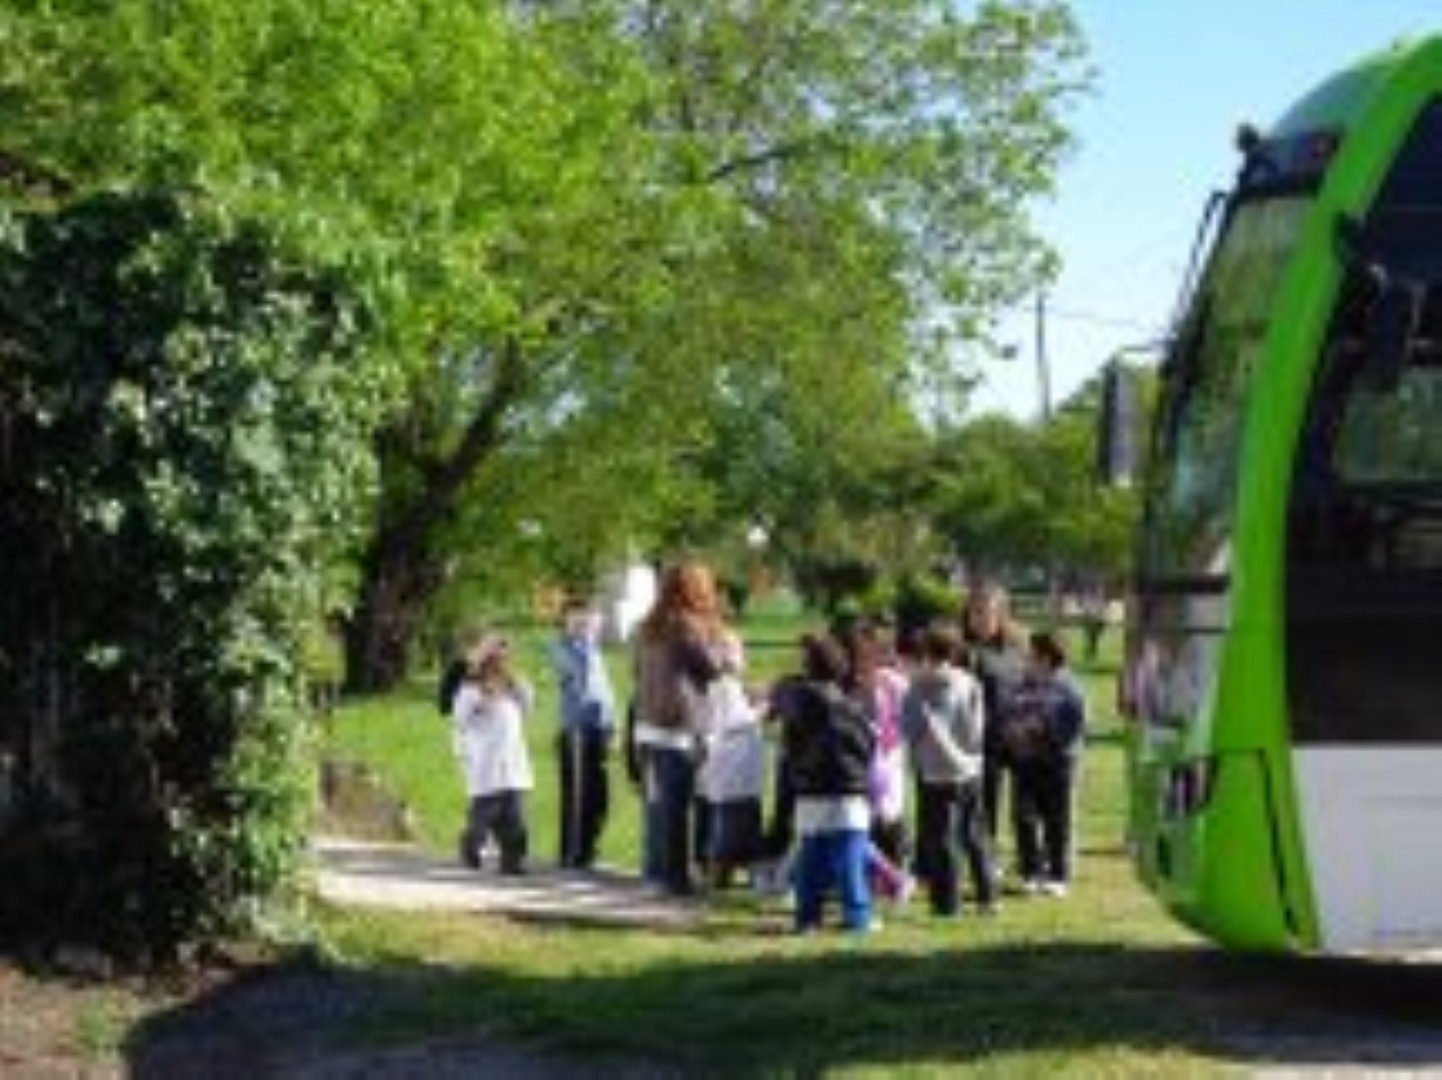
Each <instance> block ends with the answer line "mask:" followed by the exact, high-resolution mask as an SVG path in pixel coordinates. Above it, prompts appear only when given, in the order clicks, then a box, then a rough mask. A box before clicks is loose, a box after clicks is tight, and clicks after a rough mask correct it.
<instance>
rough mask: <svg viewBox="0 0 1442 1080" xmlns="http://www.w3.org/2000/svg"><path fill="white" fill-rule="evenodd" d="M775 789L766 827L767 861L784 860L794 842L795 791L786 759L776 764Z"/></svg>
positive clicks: (765, 848)
mask: <svg viewBox="0 0 1442 1080" xmlns="http://www.w3.org/2000/svg"><path fill="white" fill-rule="evenodd" d="M775 780H776V787H775V790H774V791H773V793H772V799H771V821H770V823H769V824H768V825H767V826H766V837H765V841H764V845H763V846H764V850H765V855H766V858H768V859H778V860H779V859H784V858H785V857H786V854H787V852H789V851H790V850H791V845H792V844H793V843H795V841H796V789H795V788H793V787H792V786H791V771H790V770H789V769H788V768H787V767H786V759H785V758H784V757H783V758H780V759H778V760H777V762H776V777H775Z"/></svg>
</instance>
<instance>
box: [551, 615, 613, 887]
mask: <svg viewBox="0 0 1442 1080" xmlns="http://www.w3.org/2000/svg"><path fill="white" fill-rule="evenodd" d="M599 622H600V620H599V618H598V617H597V616H596V614H595V612H593V611H592V610H591V609H590V608H589V607H588V606H587V605H586V604H584V603H582V602H580V601H572V602H570V603H568V604H567V605H566V608H565V610H564V612H563V613H562V620H561V632H560V635H559V636H558V637H557V638H556V640H555V641H554V642H553V643H552V645H551V667H552V669H553V670H554V672H555V675H556V682H557V684H558V687H559V689H560V702H561V730H560V734H559V736H558V737H557V741H556V752H557V755H558V756H559V759H560V766H561V768H560V776H561V800H560V802H561V829H560V837H561V851H560V862H561V865H562V866H569V867H574V868H576V869H587V868H589V867H590V866H591V865H592V864H593V863H594V862H595V859H596V846H597V844H598V842H599V841H600V837H601V832H602V830H603V829H604V828H605V826H606V814H607V811H608V809H609V806H610V784H609V780H608V777H607V773H606V764H607V758H608V757H609V755H610V746H611V733H612V731H613V730H614V728H615V721H616V718H615V712H616V705H615V700H616V699H615V694H614V692H613V691H612V689H611V679H610V676H609V674H608V673H607V671H606V661H605V658H604V657H603V656H602V655H601V646H600V626H599Z"/></svg>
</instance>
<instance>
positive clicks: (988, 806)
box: [981, 745, 1016, 851]
mask: <svg viewBox="0 0 1442 1080" xmlns="http://www.w3.org/2000/svg"><path fill="white" fill-rule="evenodd" d="M1009 773H1011V774H1012V775H1013V780H1012V803H1013V805H1015V802H1016V780H1015V778H1014V777H1015V774H1014V773H1013V770H1012V763H1011V761H1010V760H1009V758H1008V756H1007V753H1006V750H1005V748H1003V747H1002V746H999V745H988V746H987V747H986V748H985V749H984V750H983V751H982V755H981V802H982V809H983V812H984V821H983V825H984V827H985V828H986V835H987V837H988V838H989V839H990V840H991V846H992V850H993V851H995V850H996V833H997V828H998V827H999V826H1000V824H1001V799H1002V788H1003V787H1004V786H1005V784H1006V777H1007V774H1009Z"/></svg>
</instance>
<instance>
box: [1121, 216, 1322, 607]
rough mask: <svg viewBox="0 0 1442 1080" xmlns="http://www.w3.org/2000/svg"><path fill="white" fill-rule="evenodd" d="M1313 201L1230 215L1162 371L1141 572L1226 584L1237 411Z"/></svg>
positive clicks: (1241, 411)
mask: <svg viewBox="0 0 1442 1080" xmlns="http://www.w3.org/2000/svg"><path fill="white" fill-rule="evenodd" d="M1309 203H1310V199H1309V198H1306V197H1282V198H1270V199H1257V200H1248V201H1246V202H1243V203H1241V204H1238V205H1237V206H1236V207H1234V209H1233V212H1232V213H1231V215H1230V220H1229V221H1228V223H1227V225H1226V227H1225V229H1224V232H1223V234H1222V236H1221V238H1220V239H1219V240H1218V242H1217V248H1216V251H1215V253H1214V255H1213V258H1212V260H1211V265H1210V267H1209V268H1208V271H1207V273H1206V275H1205V276H1204V277H1203V279H1202V282H1201V285H1200V286H1199V287H1198V289H1197V293H1196V295H1195V297H1194V299H1193V302H1192V304H1191V306H1190V310H1189V314H1188V316H1187V319H1186V320H1185V322H1184V323H1183V325H1182V329H1181V332H1180V334H1179V336H1178V339H1177V345H1176V347H1175V348H1174V350H1173V353H1172V356H1171V357H1170V358H1169V359H1168V362H1167V365H1166V367H1165V368H1164V381H1163V389H1162V401H1161V406H1160V410H1159V417H1158V423H1157V428H1156V431H1155V434H1154V443H1155V445H1154V446H1153V453H1152V456H1151V460H1152V469H1151V472H1150V475H1149V477H1148V480H1147V489H1146V491H1147V497H1146V528H1145V536H1146V540H1145V542H1144V546H1143V552H1142V569H1143V573H1144V574H1145V575H1146V576H1148V577H1152V578H1168V577H1187V578H1198V577H1207V576H1216V577H1218V578H1219V579H1220V578H1224V575H1225V574H1226V572H1227V567H1228V561H1229V555H1228V552H1229V543H1228V542H1229V539H1230V529H1231V520H1232V501H1233V497H1234V495H1235V490H1236V480H1237V463H1238V459H1239V454H1240V441H1241V432H1242V418H1243V415H1244V409H1243V403H1244V399H1245V395H1246V388H1247V384H1248V382H1249V380H1250V378H1251V374H1252V371H1253V368H1254V367H1255V365H1256V362H1257V357H1258V356H1259V354H1260V351H1261V348H1262V344H1263V339H1264V336H1265V334H1266V331H1267V325H1268V317H1269V315H1270V314H1271V312H1272V309H1273V301H1274V300H1275V298H1276V292H1277V289H1278V287H1279V285H1280V283H1281V280H1282V274H1283V271H1284V269H1285V268H1286V264H1287V258H1288V256H1289V255H1290V254H1291V252H1292V250H1293V248H1294V247H1295V245H1296V241H1297V236H1298V233H1299V230H1300V228H1301V224H1302V220H1303V215H1304V214H1305V212H1306V209H1307V206H1308V205H1309Z"/></svg>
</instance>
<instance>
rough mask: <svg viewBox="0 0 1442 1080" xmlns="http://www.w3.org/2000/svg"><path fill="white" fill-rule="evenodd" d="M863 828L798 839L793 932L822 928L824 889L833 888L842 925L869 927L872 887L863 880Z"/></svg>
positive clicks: (864, 845) (859, 927)
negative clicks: (839, 901) (837, 900)
mask: <svg viewBox="0 0 1442 1080" xmlns="http://www.w3.org/2000/svg"><path fill="white" fill-rule="evenodd" d="M868 842H869V841H868V838H867V835H866V831H865V830H864V829H846V830H839V831H836V832H819V833H808V834H807V835H805V836H803V837H802V838H801V852H800V855H799V857H798V859H797V863H796V929H798V930H812V929H815V928H816V927H818V926H820V925H821V907H822V902H823V901H824V899H825V897H826V890H827V889H828V888H829V887H831V886H832V885H835V886H836V889H837V892H838V893H840V895H841V924H842V925H843V926H845V927H846V929H848V930H868V929H870V927H871V888H870V885H869V884H868V883H867V880H866V849H867V845H868Z"/></svg>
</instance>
